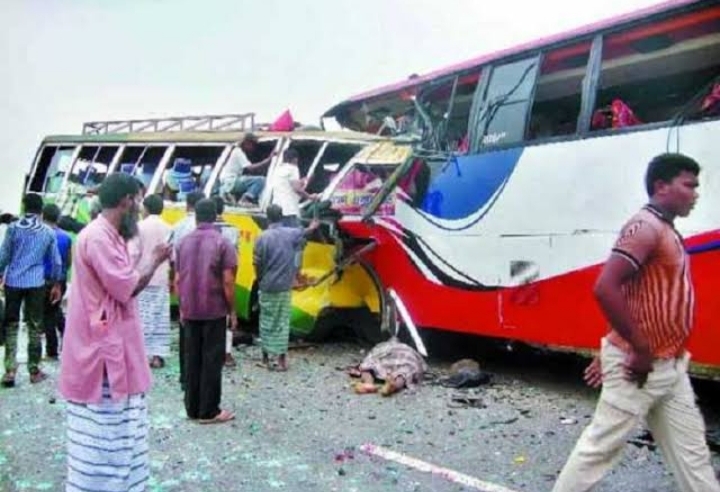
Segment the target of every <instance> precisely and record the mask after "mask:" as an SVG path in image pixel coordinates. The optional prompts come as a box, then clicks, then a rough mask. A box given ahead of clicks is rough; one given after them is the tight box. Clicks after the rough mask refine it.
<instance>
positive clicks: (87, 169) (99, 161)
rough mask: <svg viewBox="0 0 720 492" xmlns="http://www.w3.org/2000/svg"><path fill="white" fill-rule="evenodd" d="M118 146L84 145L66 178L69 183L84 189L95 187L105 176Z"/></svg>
mask: <svg viewBox="0 0 720 492" xmlns="http://www.w3.org/2000/svg"><path fill="white" fill-rule="evenodd" d="M118 148H119V147H118V146H102V147H101V146H97V145H84V146H83V147H82V148H81V149H80V154H78V158H77V160H76V161H75V164H73V167H72V172H71V173H70V176H69V178H68V179H69V180H70V182H71V183H74V184H77V185H80V186H82V187H84V188H86V189H91V188H94V187H96V186H97V185H99V184H100V183H102V181H103V179H105V176H107V173H108V169H109V168H110V164H112V162H113V159H114V158H115V154H116V153H117V151H118Z"/></svg>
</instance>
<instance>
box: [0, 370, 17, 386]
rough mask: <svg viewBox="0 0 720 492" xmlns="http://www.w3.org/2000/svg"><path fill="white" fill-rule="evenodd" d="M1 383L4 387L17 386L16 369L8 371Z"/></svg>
mask: <svg viewBox="0 0 720 492" xmlns="http://www.w3.org/2000/svg"><path fill="white" fill-rule="evenodd" d="M0 384H2V385H3V387H4V388H13V387H15V371H8V372H6V373H5V375H4V376H3V378H2V382H1V383H0Z"/></svg>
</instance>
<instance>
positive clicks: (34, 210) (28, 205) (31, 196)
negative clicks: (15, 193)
mask: <svg viewBox="0 0 720 492" xmlns="http://www.w3.org/2000/svg"><path fill="white" fill-rule="evenodd" d="M42 209H43V199H42V197H41V196H40V195H38V194H37V193H28V194H27V195H25V196H24V197H23V210H24V211H25V213H26V214H40V213H42Z"/></svg>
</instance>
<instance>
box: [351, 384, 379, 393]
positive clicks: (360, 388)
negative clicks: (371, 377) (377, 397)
mask: <svg viewBox="0 0 720 492" xmlns="http://www.w3.org/2000/svg"><path fill="white" fill-rule="evenodd" d="M352 389H353V391H354V392H355V393H357V394H358V395H366V394H368V393H377V386H375V385H374V384H372V383H360V382H357V383H353V385H352Z"/></svg>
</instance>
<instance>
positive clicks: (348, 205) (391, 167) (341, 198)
mask: <svg viewBox="0 0 720 492" xmlns="http://www.w3.org/2000/svg"><path fill="white" fill-rule="evenodd" d="M397 167H398V165H397V164H372V165H368V164H363V163H355V164H353V165H352V166H351V168H350V169H349V170H348V172H347V173H345V174H344V175H343V176H342V177H341V178H340V179H339V181H338V182H337V184H336V186H335V188H334V190H333V191H332V193H331V195H330V202H331V204H332V208H334V209H335V210H337V211H338V212H341V213H342V214H344V215H360V214H362V213H363V212H364V210H365V208H366V207H367V206H368V205H369V204H370V202H371V201H372V199H373V198H374V197H375V195H377V193H378V192H379V191H380V190H381V189H382V187H383V184H384V183H385V182H386V181H387V179H388V178H389V177H390V175H391V174H392V173H393V171H395V169H396V168H397ZM377 213H378V214H379V215H392V214H394V213H395V193H391V194H389V195H388V196H387V197H386V198H385V200H384V201H383V203H382V205H380V208H379V209H378V211H377Z"/></svg>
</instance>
